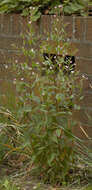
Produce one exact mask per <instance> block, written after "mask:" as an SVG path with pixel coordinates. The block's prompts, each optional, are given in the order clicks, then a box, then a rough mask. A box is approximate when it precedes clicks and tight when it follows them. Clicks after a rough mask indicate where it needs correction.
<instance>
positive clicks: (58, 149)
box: [14, 18, 81, 183]
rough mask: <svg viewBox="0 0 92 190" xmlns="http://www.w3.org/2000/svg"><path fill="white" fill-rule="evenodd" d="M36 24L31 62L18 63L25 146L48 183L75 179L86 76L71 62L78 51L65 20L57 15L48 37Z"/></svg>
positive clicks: (29, 55) (29, 39)
mask: <svg viewBox="0 0 92 190" xmlns="http://www.w3.org/2000/svg"><path fill="white" fill-rule="evenodd" d="M32 26H33V25H32ZM32 26H30V32H29V34H28V35H27V36H26V40H25V41H24V47H23V48H22V50H23V53H24V55H25V56H26V60H27V59H28V60H29V59H31V63H30V62H29V61H28V62H27V61H26V62H25V63H21V64H18V65H14V69H15V71H16V74H17V75H16V80H15V85H16V90H17V91H18V95H19V96H18V97H17V104H16V106H17V107H18V111H17V118H18V120H19V122H20V123H21V124H22V123H24V124H25V127H24V128H23V144H22V145H23V148H25V151H27V154H28V155H29V156H30V162H31V169H32V171H33V173H35V174H36V175H38V176H40V177H41V178H43V179H44V181H46V182H48V183H63V182H65V181H67V180H68V179H69V170H70V169H71V168H72V167H73V164H74V162H75V155H76V153H75V147H74V141H76V139H77V138H76V137H75V136H74V135H73V133H72V127H73V126H74V123H75V122H74V121H73V119H72V111H73V110H74V109H79V106H78V105H77V104H76V102H77V101H78V100H79V99H80V94H81V86H79V84H78V81H80V84H81V80H80V79H79V72H77V71H76V70H73V66H74V65H72V64H71V56H73V51H72V49H71V44H69V42H67V41H66V40H65V39H66V34H65V31H64V25H63V23H59V19H58V18H56V19H55V20H54V23H53V25H52V33H51V34H48V37H47V38H46V39H47V40H41V38H40V37H38V39H36V36H35V34H34V32H33V27H32ZM59 26H61V28H59V30H58V27H59ZM27 43H28V44H29V47H30V48H29V49H28V48H26V44H27ZM37 44H38V47H37ZM27 47H28V46H27ZM44 54H45V59H44ZM53 55H54V58H55V59H54V61H53V59H52V58H53ZM66 56H69V57H68V60H67V59H65V57H66ZM36 57H37V59H36Z"/></svg>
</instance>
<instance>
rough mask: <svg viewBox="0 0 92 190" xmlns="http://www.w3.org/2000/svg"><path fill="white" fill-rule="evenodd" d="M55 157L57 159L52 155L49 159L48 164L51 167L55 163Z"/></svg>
mask: <svg viewBox="0 0 92 190" xmlns="http://www.w3.org/2000/svg"><path fill="white" fill-rule="evenodd" d="M55 157H56V154H55V153H52V154H51V155H50V157H49V158H48V164H49V166H51V163H52V162H53V160H54V159H55Z"/></svg>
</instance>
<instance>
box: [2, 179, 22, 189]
mask: <svg viewBox="0 0 92 190" xmlns="http://www.w3.org/2000/svg"><path fill="white" fill-rule="evenodd" d="M0 189H1V190H19V189H20V188H19V187H18V186H17V185H16V184H15V183H13V182H12V181H11V180H10V179H8V178H5V177H4V178H3V179H2V180H0Z"/></svg>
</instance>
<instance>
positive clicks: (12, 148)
mask: <svg viewBox="0 0 92 190" xmlns="http://www.w3.org/2000/svg"><path fill="white" fill-rule="evenodd" d="M20 134H21V130H20V125H19V122H18V121H17V120H16V119H15V117H14V116H13V114H12V113H11V112H10V111H9V110H8V109H6V108H4V107H0V161H1V162H2V161H4V160H5V159H7V158H8V157H9V156H10V155H12V154H14V153H15V152H17V151H19V150H20V149H18V147H19V145H20V143H19V139H20ZM9 158H10V157H9Z"/></svg>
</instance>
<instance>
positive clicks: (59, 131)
mask: <svg viewBox="0 0 92 190" xmlns="http://www.w3.org/2000/svg"><path fill="white" fill-rule="evenodd" d="M56 134H57V136H58V137H60V135H61V129H57V130H56Z"/></svg>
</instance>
